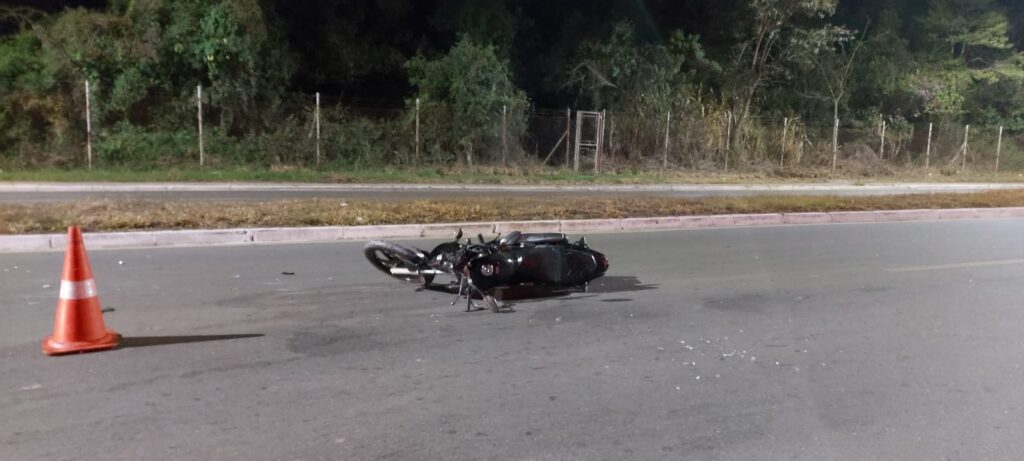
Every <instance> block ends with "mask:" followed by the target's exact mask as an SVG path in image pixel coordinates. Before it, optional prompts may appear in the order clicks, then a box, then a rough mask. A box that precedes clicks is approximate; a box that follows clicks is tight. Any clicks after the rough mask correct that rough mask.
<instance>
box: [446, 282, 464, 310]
mask: <svg viewBox="0 0 1024 461" xmlns="http://www.w3.org/2000/svg"><path fill="white" fill-rule="evenodd" d="M465 284H466V280H465V279H460V280H459V292H458V293H457V294H456V295H455V299H453V300H452V303H451V304H449V306H454V305H455V303H457V302H459V298H461V297H462V287H463V285H465Z"/></svg>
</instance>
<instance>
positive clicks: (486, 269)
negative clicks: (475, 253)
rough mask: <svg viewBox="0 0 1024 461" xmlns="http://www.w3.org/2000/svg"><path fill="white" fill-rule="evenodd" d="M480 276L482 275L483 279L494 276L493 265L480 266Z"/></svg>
mask: <svg viewBox="0 0 1024 461" xmlns="http://www.w3.org/2000/svg"><path fill="white" fill-rule="evenodd" d="M480 275H482V276H484V277H490V276H492V275H494V265H493V264H484V265H482V266H480Z"/></svg>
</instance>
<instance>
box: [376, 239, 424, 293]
mask: <svg viewBox="0 0 1024 461" xmlns="http://www.w3.org/2000/svg"><path fill="white" fill-rule="evenodd" d="M363 254H364V255H366V260H367V261H370V264H372V265H373V267H376V268H377V270H379V271H381V272H383V273H385V274H387V275H389V276H391V277H394V278H396V279H398V280H401V281H403V282H406V283H412V284H416V285H430V282H433V281H434V274H421V273H419V272H418V271H416V267H417V266H418V261H419V260H420V258H421V255H420V254H419V253H417V252H416V251H415V250H412V249H409V248H406V247H404V246H401V245H398V244H395V243H388V242H382V241H379V240H374V241H372V242H368V243H367V244H366V246H365V247H363ZM392 269H398V270H403V269H404V270H408V271H409V272H410V273H402V274H396V273H394V272H393V271H392Z"/></svg>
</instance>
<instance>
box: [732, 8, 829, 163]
mask: <svg viewBox="0 0 1024 461" xmlns="http://www.w3.org/2000/svg"><path fill="white" fill-rule="evenodd" d="M837 1H838V0H748V1H747V2H746V3H745V5H744V6H745V7H746V12H747V20H746V21H745V23H744V24H743V25H742V26H741V28H740V30H738V31H737V32H738V34H739V35H740V37H742V38H741V39H740V40H739V41H738V43H737V45H736V46H735V51H734V52H733V58H732V62H731V63H730V66H729V69H728V72H727V74H728V76H729V77H728V79H727V80H726V81H725V82H723V86H724V88H723V95H724V99H725V100H726V101H725V102H726V104H727V105H728V106H731V107H732V112H733V117H732V121H733V122H732V124H733V129H732V130H731V136H732V139H731V142H730V145H732V146H736V145H737V144H738V143H737V142H736V141H737V140H738V139H739V138H740V136H741V135H742V131H743V128H744V126H745V124H746V121H747V119H748V118H749V117H750V114H751V111H752V109H753V104H754V101H755V98H756V97H757V95H758V94H759V92H760V91H761V90H762V89H763V88H764V87H766V86H768V85H771V84H773V83H775V80H776V79H778V78H781V77H783V76H785V74H786V73H787V71H788V66H789V65H791V64H793V63H795V62H797V60H798V59H800V58H801V57H803V56H806V54H805V53H804V50H805V49H807V48H813V47H814V46H816V44H818V43H820V42H821V41H822V40H823V39H824V38H825V37H829V36H831V35H832V34H831V33H830V32H829V31H830V29H831V27H829V26H828V25H826V24H823V23H822V20H824V19H825V18H827V17H829V16H831V15H832V14H833V13H834V12H835V10H836V4H837Z"/></svg>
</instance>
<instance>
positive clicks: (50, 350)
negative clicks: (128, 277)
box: [43, 227, 121, 355]
mask: <svg viewBox="0 0 1024 461" xmlns="http://www.w3.org/2000/svg"><path fill="white" fill-rule="evenodd" d="M60 278H61V280H60V296H59V298H58V301H57V315H56V318H55V319H54V322H53V334H52V335H50V336H48V337H46V339H44V340H43V353H44V354H46V355H60V354H70V353H74V352H86V351H95V350H101V349H111V348H113V347H115V346H117V344H118V342H119V341H120V339H121V335H119V334H117V333H115V332H113V331H110V330H108V329H107V327H106V325H104V323H103V311H102V310H101V309H100V299H99V297H98V296H97V294H96V281H95V280H94V279H93V277H92V268H90V267H89V257H88V256H87V255H86V253H85V244H84V243H83V241H82V232H81V231H80V230H79V229H78V227H70V228H68V249H67V251H66V252H65V254H64V273H63V274H62V275H61V277H60Z"/></svg>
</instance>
